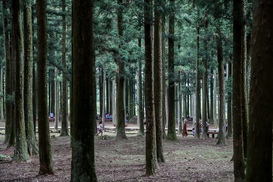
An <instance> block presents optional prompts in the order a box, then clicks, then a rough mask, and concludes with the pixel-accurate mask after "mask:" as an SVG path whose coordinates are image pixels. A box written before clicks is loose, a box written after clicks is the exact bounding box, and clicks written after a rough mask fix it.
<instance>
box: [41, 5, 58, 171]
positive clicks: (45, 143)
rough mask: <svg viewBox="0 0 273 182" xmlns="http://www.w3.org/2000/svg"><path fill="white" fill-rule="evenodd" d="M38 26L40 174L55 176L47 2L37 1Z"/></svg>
mask: <svg viewBox="0 0 273 182" xmlns="http://www.w3.org/2000/svg"><path fill="white" fill-rule="evenodd" d="M37 23H38V24H37V25H38V35H37V36H38V58H37V61H38V69H37V72H38V80H39V81H38V118H39V121H38V132H39V158H40V170H39V174H53V173H54V171H53V162H52V153H51V143H50V135H49V120H48V108H47V88H46V87H47V86H46V55H47V43H46V42H47V34H46V1H45V0H37Z"/></svg>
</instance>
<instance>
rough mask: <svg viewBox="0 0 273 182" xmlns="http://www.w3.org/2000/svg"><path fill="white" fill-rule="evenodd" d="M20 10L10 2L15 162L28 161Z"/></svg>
mask: <svg viewBox="0 0 273 182" xmlns="http://www.w3.org/2000/svg"><path fill="white" fill-rule="evenodd" d="M21 17H22V9H21V4H20V1H13V2H12V29H13V35H12V36H13V38H12V40H13V42H12V43H13V45H14V53H15V64H16V90H15V105H16V107H15V122H16V145H15V150H14V158H13V159H14V160H15V161H16V162H21V161H26V160H28V159H29V155H28V152H27V140H26V131H25V118H24V95H23V90H24V87H23V82H24V72H23V68H24V67H23V65H24V46H23V43H24V42H23V31H22V18H21Z"/></svg>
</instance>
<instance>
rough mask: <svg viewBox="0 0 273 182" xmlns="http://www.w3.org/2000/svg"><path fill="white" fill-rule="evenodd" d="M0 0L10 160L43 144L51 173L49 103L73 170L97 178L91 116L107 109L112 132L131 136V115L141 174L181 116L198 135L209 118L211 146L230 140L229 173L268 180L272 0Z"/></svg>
mask: <svg viewBox="0 0 273 182" xmlns="http://www.w3.org/2000/svg"><path fill="white" fill-rule="evenodd" d="M1 5H2V6H1V13H0V16H1V20H3V21H1V26H0V29H1V32H2V33H1V34H0V43H1V45H3V46H1V48H0V57H1V59H0V93H1V95H0V120H1V122H5V143H6V144H8V147H11V146H15V152H14V160H15V161H16V162H20V161H26V160H28V159H29V156H31V155H35V154H39V157H40V172H39V173H40V174H45V173H49V174H53V173H54V171H53V166H52V156H51V155H52V154H51V145H50V139H49V118H48V117H49V116H50V114H51V113H53V114H54V117H55V121H54V127H55V128H56V129H58V128H59V124H61V127H60V128H61V136H67V135H69V134H71V146H72V169H71V180H72V181H77V179H78V178H79V177H82V179H83V180H88V181H96V180H97V177H96V170H95V163H94V135H95V133H96V128H97V126H96V125H97V122H96V121H97V120H98V119H99V118H100V117H101V120H102V123H103V125H104V124H105V122H106V120H105V119H106V118H105V117H104V116H105V114H111V115H112V116H113V119H112V120H111V121H112V122H113V123H115V126H116V134H117V135H116V137H117V139H119V140H120V139H126V138H127V137H126V132H125V128H124V126H125V121H126V120H127V119H128V120H129V123H130V122H131V123H137V124H138V126H139V134H140V135H145V136H146V138H145V140H146V141H145V142H146V148H145V149H146V175H148V176H149V175H154V174H155V173H156V168H157V166H158V165H160V163H162V162H164V155H163V148H162V147H163V146H162V140H165V139H167V140H171V141H176V140H177V132H176V128H178V132H179V133H180V132H181V130H182V125H183V122H184V119H187V120H189V121H192V122H193V123H197V124H196V128H195V131H199V130H200V129H201V130H202V131H203V132H202V133H199V132H196V135H195V137H196V138H198V139H199V138H203V139H206V137H207V132H208V131H207V130H206V125H207V123H209V124H210V125H211V126H215V127H217V128H219V132H218V139H217V144H218V145H225V144H226V141H225V140H226V138H227V137H232V138H233V147H234V148H233V152H234V154H233V161H234V177H235V179H236V181H243V180H245V179H248V180H250V179H257V178H255V175H254V174H252V172H253V171H256V173H255V174H256V176H258V177H259V180H261V179H264V181H266V179H269V180H270V179H271V178H272V174H271V173H272V146H271V145H272V141H271V140H272V119H273V118H272V117H273V115H272V114H270V113H272V112H271V111H272V91H273V90H272V86H271V85H270V82H272V81H273V79H272V74H271V73H272V72H271V71H273V70H272V68H271V67H272V66H271V65H270V60H271V58H272V52H273V51H272V50H273V49H272V42H273V41H272V29H271V28H270V24H271V23H272V19H273V18H272V15H270V14H269V10H270V8H272V2H270V1H269V0H262V1H258V0H257V1H254V2H252V1H248V0H238V1H236V0H233V1H228V0H223V1H215V0H208V1H203V0H195V1H191V0H188V1H186V0H176V1H175V0H169V1H165V0H154V1H152V0H145V1H143V0H117V1H110V0H104V1H98V0H97V1H88V2H86V1H84V0H79V1H77V2H76V1H70V0H62V1H52V0H48V1H45V0H37V1H32V0H24V1H16V2H13V1H12V2H11V1H8V0H2V1H1ZM37 121H38V122H37ZM199 122H200V125H199V124H198V123H199ZM144 124H146V125H145V126H144ZM36 125H38V126H37V127H38V132H39V135H38V138H36V136H35V131H36ZM165 127H166V128H167V130H165ZM199 127H201V128H199ZM226 128H227V132H226ZM69 130H70V132H69ZM37 140H38V141H39V145H37V142H36V141H37ZM257 143H259V145H258V146H259V147H257ZM256 148H259V149H260V150H259V151H257V150H256ZM254 156H255V157H254ZM257 156H259V157H257ZM87 158H88V159H89V160H86V159H87ZM245 161H247V162H245ZM261 161H264V162H261ZM265 161H268V162H265ZM158 163H159V164H158ZM79 166H81V167H79ZM259 167H260V168H259ZM245 169H247V173H246V172H245ZM257 170H258V171H257Z"/></svg>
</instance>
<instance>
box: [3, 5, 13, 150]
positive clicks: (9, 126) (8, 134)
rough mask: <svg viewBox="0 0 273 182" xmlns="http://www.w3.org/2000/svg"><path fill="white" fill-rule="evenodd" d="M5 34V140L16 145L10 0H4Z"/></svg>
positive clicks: (11, 144)
mask: <svg viewBox="0 0 273 182" xmlns="http://www.w3.org/2000/svg"><path fill="white" fill-rule="evenodd" d="M2 3H3V17H4V20H3V36H4V45H5V58H6V75H5V77H6V78H5V83H6V87H5V89H6V90H5V92H6V98H5V100H6V102H5V104H6V126H5V141H4V143H8V146H9V147H10V146H14V144H15V138H14V137H13V138H12V136H15V135H14V130H13V128H14V127H13V123H14V122H13V121H14V120H13V118H12V117H13V108H14V107H13V106H14V95H12V93H13V90H14V88H13V71H12V70H14V69H13V61H12V59H11V52H10V50H11V45H10V31H9V29H8V26H9V22H8V17H9V16H10V15H9V14H10V13H9V9H10V7H9V3H8V0H3V1H2Z"/></svg>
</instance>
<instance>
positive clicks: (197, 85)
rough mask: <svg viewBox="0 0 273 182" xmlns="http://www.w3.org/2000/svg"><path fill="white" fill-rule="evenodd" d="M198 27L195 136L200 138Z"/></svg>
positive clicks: (197, 41)
mask: <svg viewBox="0 0 273 182" xmlns="http://www.w3.org/2000/svg"><path fill="white" fill-rule="evenodd" d="M196 29H197V38H196V55H197V57H196V105H195V117H196V119H195V128H194V136H195V137H196V138H200V132H199V130H200V125H199V119H200V109H201V99H200V70H199V64H200V63H199V30H200V28H199V27H196Z"/></svg>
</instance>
